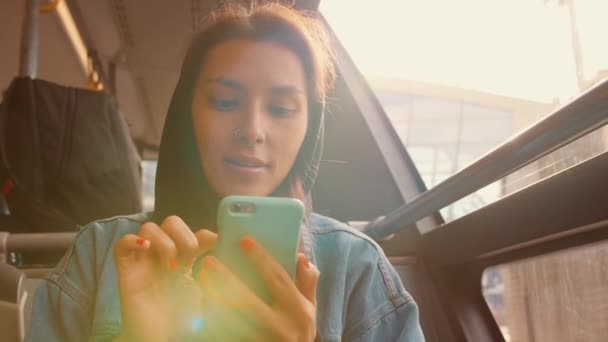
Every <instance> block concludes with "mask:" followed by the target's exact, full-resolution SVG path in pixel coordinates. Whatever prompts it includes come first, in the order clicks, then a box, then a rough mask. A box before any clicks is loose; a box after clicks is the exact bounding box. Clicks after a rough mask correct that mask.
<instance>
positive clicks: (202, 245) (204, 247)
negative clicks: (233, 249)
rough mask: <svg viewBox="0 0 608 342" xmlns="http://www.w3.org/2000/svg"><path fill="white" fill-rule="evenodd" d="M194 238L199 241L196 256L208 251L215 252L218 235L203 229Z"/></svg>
mask: <svg viewBox="0 0 608 342" xmlns="http://www.w3.org/2000/svg"><path fill="white" fill-rule="evenodd" d="M194 236H195V237H196V240H197V241H198V249H197V251H196V255H201V254H204V253H207V251H209V250H213V249H214V248H215V243H216V242H217V234H216V233H214V232H212V231H210V230H207V229H201V230H199V231H197V232H196V233H194Z"/></svg>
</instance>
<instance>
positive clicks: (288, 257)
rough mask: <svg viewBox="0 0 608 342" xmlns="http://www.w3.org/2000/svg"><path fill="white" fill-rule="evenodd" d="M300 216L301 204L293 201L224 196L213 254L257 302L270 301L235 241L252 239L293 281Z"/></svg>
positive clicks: (253, 268)
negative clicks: (260, 300) (255, 295)
mask: <svg viewBox="0 0 608 342" xmlns="http://www.w3.org/2000/svg"><path fill="white" fill-rule="evenodd" d="M239 206H240V208H241V209H238V207H239ZM252 208H253V209H252ZM237 209H238V210H237ZM240 210H241V211H240ZM303 217H304V206H303V205H302V202H300V201H298V200H296V199H293V198H280V197H254V196H227V197H225V198H224V199H223V200H222V201H221V203H220V205H219V209H218V234H219V236H218V241H217V245H216V248H215V255H216V257H217V258H218V259H219V260H220V261H221V262H222V263H224V264H226V265H227V266H228V267H229V268H230V269H231V270H232V272H234V273H235V274H236V275H237V276H238V277H239V278H240V279H241V280H242V281H243V282H244V283H245V284H246V285H247V286H248V287H249V288H250V289H252V290H253V291H254V292H255V293H256V294H257V295H258V296H259V297H260V298H261V299H263V300H264V301H266V302H267V303H270V302H271V300H272V298H271V295H270V293H269V291H268V289H267V287H266V284H265V282H264V281H263V279H262V278H261V276H260V275H259V273H258V270H257V268H256V266H255V264H253V262H252V261H251V260H250V259H249V257H247V256H246V255H245V253H244V252H243V251H242V250H241V249H240V248H239V242H240V240H241V238H242V237H244V236H251V237H252V238H254V239H255V240H256V241H257V242H259V243H260V244H261V245H262V246H264V248H265V249H266V250H267V251H268V252H269V253H270V254H271V255H272V256H274V258H275V260H276V261H277V262H278V263H279V264H281V265H282V266H283V268H284V269H285V270H286V271H287V273H288V274H289V276H290V277H291V278H292V279H294V277H295V273H296V258H297V251H298V244H299V240H300V227H301V225H302V223H303Z"/></svg>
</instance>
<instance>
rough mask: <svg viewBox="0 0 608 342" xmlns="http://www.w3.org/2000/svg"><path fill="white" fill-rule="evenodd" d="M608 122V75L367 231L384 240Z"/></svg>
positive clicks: (369, 227) (375, 237)
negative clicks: (607, 77)
mask: <svg viewBox="0 0 608 342" xmlns="http://www.w3.org/2000/svg"><path fill="white" fill-rule="evenodd" d="M606 123H608V79H606V80H604V81H602V82H600V83H599V84H598V85H596V86H594V87H592V88H591V89H589V90H588V91H586V92H584V93H583V94H581V95H579V96H578V97H577V98H576V99H575V100H573V101H572V102H570V103H568V104H567V105H565V106H564V107H562V108H560V109H558V110H556V111H555V112H553V113H551V114H550V115H548V116H546V117H544V118H543V119H541V120H540V121H538V122H537V123H536V124H534V125H533V126H531V127H529V128H528V129H526V130H525V131H523V132H521V133H520V134H518V135H517V136H514V137H513V138H511V139H509V140H508V141H507V142H505V143H503V144H502V145H500V146H498V147H497V148H495V149H494V150H492V151H491V152H489V153H487V154H486V155H484V156H483V157H481V158H480V159H478V160H477V161H475V162H474V163H472V164H471V165H469V166H468V167H466V168H464V169H463V170H461V171H459V172H458V173H456V174H454V175H453V176H451V177H450V178H448V179H446V180H445V181H444V182H442V183H440V184H438V185H437V186H435V187H434V188H432V189H430V190H428V191H426V192H424V193H422V194H420V195H419V196H417V197H416V198H414V199H413V200H412V201H411V202H409V203H406V204H405V205H403V206H402V207H400V208H398V209H396V210H394V211H393V212H391V213H389V214H388V215H386V217H385V218H384V219H382V220H378V221H376V222H372V223H370V224H369V225H367V226H366V227H365V228H364V229H363V231H364V232H365V233H366V234H368V235H369V236H370V237H372V238H374V239H376V240H380V239H382V238H385V237H387V236H389V235H391V234H394V233H396V232H398V231H399V230H401V229H402V228H404V227H407V226H408V225H411V224H413V223H416V222H417V221H419V220H420V219H423V218H425V217H427V216H429V215H432V214H433V213H435V212H437V211H438V210H439V209H442V208H444V207H445V206H447V205H449V204H452V203H454V202H456V201H457V200H459V199H461V198H463V197H465V196H467V195H470V194H471V193H473V192H475V191H477V190H479V189H481V188H483V187H484V186H486V185H489V184H492V183H493V182H495V181H497V180H499V179H501V178H503V177H505V176H507V175H509V174H510V173H512V172H513V171H515V170H517V169H519V168H521V167H523V166H525V165H527V164H529V163H531V162H533V161H535V160H537V159H539V158H541V157H542V156H544V155H547V154H549V153H551V152H553V151H555V150H556V149H558V148H560V147H562V146H564V145H566V144H568V143H570V142H572V141H574V140H576V139H578V138H579V137H581V136H583V135H585V134H587V133H589V132H591V131H593V130H595V129H597V128H600V127H602V126H603V125H605V124H606Z"/></svg>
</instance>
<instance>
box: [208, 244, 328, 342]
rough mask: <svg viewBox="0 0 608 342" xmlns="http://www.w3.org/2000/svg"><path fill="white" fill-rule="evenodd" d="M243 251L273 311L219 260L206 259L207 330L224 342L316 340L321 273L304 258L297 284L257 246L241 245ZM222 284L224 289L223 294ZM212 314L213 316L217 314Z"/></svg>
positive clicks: (210, 257) (299, 261)
mask: <svg viewBox="0 0 608 342" xmlns="http://www.w3.org/2000/svg"><path fill="white" fill-rule="evenodd" d="M241 249H242V250H243V252H245V253H246V254H247V255H248V256H249V257H250V258H251V260H252V261H253V263H254V264H255V266H256V268H257V271H258V272H259V273H260V274H261V276H262V278H263V279H264V281H265V283H266V286H267V287H268V289H269V290H270V293H271V295H272V296H273V299H274V301H273V304H272V305H268V304H267V303H266V302H264V301H263V300H262V299H260V298H259V297H258V296H257V295H256V294H255V293H254V292H253V291H251V290H250V289H249V288H248V287H247V286H246V285H245V284H244V283H243V282H241V280H240V279H238V277H237V276H236V275H235V274H234V273H232V272H231V271H230V270H229V269H228V268H227V267H226V266H225V265H224V264H222V263H221V262H220V261H219V260H218V259H217V258H215V257H213V256H208V257H205V258H204V259H203V263H202V265H203V269H202V271H201V273H200V284H201V288H202V290H203V293H207V294H209V293H213V294H214V295H212V296H208V302H207V305H206V308H207V309H209V311H208V310H206V309H205V308H203V311H204V312H207V314H208V315H207V317H209V318H210V321H209V324H206V327H207V328H208V330H209V331H210V332H211V335H212V336H213V337H215V338H216V339H218V340H220V341H231V340H234V341H293V342H296V341H297V342H311V341H314V339H315V336H316V332H317V329H316V312H317V308H316V307H317V300H316V293H317V282H318V280H319V270H318V269H317V267H316V266H315V265H313V264H311V263H309V262H308V260H307V258H306V256H305V255H304V254H302V253H299V254H298V259H297V268H296V277H295V282H294V281H292V279H291V277H290V276H289V275H288V274H287V272H286V271H285V269H284V268H283V267H282V266H281V265H280V264H279V263H278V262H277V261H276V260H275V259H274V258H273V257H272V256H271V255H270V254H269V253H268V252H267V251H266V250H265V249H264V248H263V247H262V246H261V245H260V244H259V243H257V242H256V241H254V240H253V239H251V238H244V239H243V240H241ZM214 284H221V288H217V287H218V285H214ZM211 313H212V314H211Z"/></svg>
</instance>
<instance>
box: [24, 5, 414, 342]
mask: <svg viewBox="0 0 608 342" xmlns="http://www.w3.org/2000/svg"><path fill="white" fill-rule="evenodd" d="M324 37H325V36H324V34H323V31H322V29H321V26H320V24H319V23H317V22H316V21H315V20H314V19H313V18H310V17H307V16H305V15H304V14H302V13H299V12H297V11H295V10H292V9H290V8H288V7H285V6H282V5H278V4H272V5H263V6H257V7H256V8H254V9H252V10H247V11H246V10H244V9H234V8H233V9H228V10H224V11H223V12H221V13H216V14H215V15H214V16H213V18H212V20H211V22H210V23H209V24H208V25H207V26H206V28H205V29H204V30H203V31H202V32H201V33H200V35H199V36H198V38H196V39H195V40H194V41H193V43H192V45H191V47H190V50H189V52H188V54H187V56H186V58H185V60H184V63H183V67H182V71H181V76H180V79H179V82H178V85H177V87H176V89H175V93H174V95H173V99H172V101H171V105H170V108H169V112H168V115H167V118H166V122H165V127H164V131H163V137H162V142H161V146H160V152H159V159H158V171H157V180H156V207H155V211H154V212H153V213H144V214H139V215H134V216H126V217H115V218H111V219H107V220H102V221H98V222H94V223H91V224H89V225H87V226H86V227H85V228H84V229H83V230H82V231H81V232H80V233H79V235H78V237H77V238H76V241H75V243H74V245H73V247H72V248H71V249H70V250H69V251H68V253H67V254H66V255H65V257H64V258H63V259H62V261H61V262H60V263H59V265H58V266H57V268H56V269H55V270H54V271H53V272H52V273H51V274H50V275H49V276H48V277H47V278H46V279H45V280H44V281H43V282H42V284H41V285H40V287H39V289H38V291H37V293H36V298H35V303H34V305H35V307H34V310H33V317H32V323H31V327H30V330H29V335H28V340H30V341H34V340H44V341H49V340H62V341H84V340H128V341H169V340H171V341H173V340H200V341H216V340H217V341H315V340H316V341H421V340H423V335H422V332H421V330H420V326H419V323H418V309H417V306H416V304H415V303H414V301H413V299H412V297H411V296H410V295H409V294H408V293H407V292H406V291H405V289H404V288H403V285H402V284H401V281H400V279H399V277H398V275H397V274H396V272H395V271H394V269H393V268H392V267H391V265H390V263H389V262H388V260H387V258H386V257H385V256H384V254H383V252H382V250H381V249H380V248H379V247H378V245H377V244H375V243H374V242H373V241H371V240H370V239H369V238H367V237H366V236H364V235H363V234H361V233H359V232H358V231H356V230H353V229H351V228H349V227H348V226H346V225H345V224H342V223H340V222H337V221H335V220H333V219H330V218H327V217H323V216H320V215H316V214H313V213H311V212H308V214H307V218H306V223H307V224H306V228H305V230H304V232H303V233H302V237H301V241H302V244H301V246H300V253H299V255H298V262H297V272H296V279H295V281H292V280H291V279H290V278H289V276H288V275H287V273H286V272H285V271H284V270H283V269H282V268H281V266H279V264H278V263H277V262H276V261H275V260H274V259H273V258H272V256H270V255H269V254H268V253H267V252H266V251H265V250H264V248H263V247H262V246H261V245H260V244H258V243H257V242H256V241H254V240H253V239H251V238H244V239H243V240H242V241H241V243H240V246H235V248H241V249H242V251H243V253H245V254H246V255H247V256H248V257H250V258H251V260H252V261H253V263H254V264H255V265H256V268H257V270H258V272H259V273H260V274H261V276H262V277H263V279H264V280H265V282H266V284H267V286H268V287H269V289H271V292H272V295H273V298H274V299H275V300H274V301H273V303H272V305H270V304H267V303H266V302H264V301H262V300H260V299H259V298H258V297H256V295H255V294H253V293H252V291H250V290H249V289H248V288H247V287H246V286H245V285H243V284H242V283H241V282H240V280H239V279H238V277H237V276H235V275H234V274H233V273H232V272H231V270H230V269H228V268H227V267H226V266H224V265H223V264H222V263H221V262H220V261H219V260H217V259H216V258H215V257H214V256H213V253H212V248H213V246H214V243H215V239H216V234H215V217H216V210H217V209H216V208H217V205H218V202H219V200H220V199H221V198H222V197H224V196H227V195H235V194H239V195H256V196H284V197H287V196H289V197H295V198H298V199H300V200H302V201H304V202H307V201H306V200H307V198H308V194H309V192H310V189H311V187H312V185H313V182H314V179H315V176H316V174H317V169H318V164H319V159H320V154H321V147H322V137H323V110H324V101H325V96H326V93H327V91H328V88H329V87H330V85H331V83H332V78H333V69H332V63H331V59H330V54H329V52H328V51H329V50H328V49H327V44H326V39H325V38H324ZM197 258H198V259H197ZM195 260H197V262H196V264H197V265H198V263H199V261H200V265H201V269H202V270H201V272H200V275H201V278H199V279H194V278H193V277H192V272H191V271H190V270H191V269H192V264H193V262H194V261H195ZM209 279H213V280H214V281H209ZM218 283H219V284H221V288H220V289H218V288H217V286H215V285H213V284H218ZM213 286H215V288H213ZM210 293H213V294H214V295H213V296H210V295H209V294H210Z"/></svg>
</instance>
